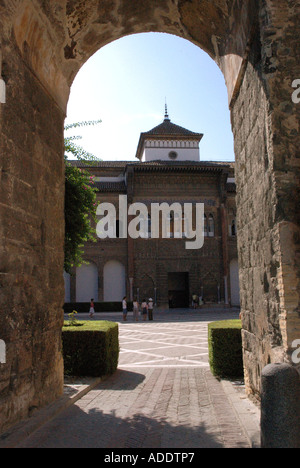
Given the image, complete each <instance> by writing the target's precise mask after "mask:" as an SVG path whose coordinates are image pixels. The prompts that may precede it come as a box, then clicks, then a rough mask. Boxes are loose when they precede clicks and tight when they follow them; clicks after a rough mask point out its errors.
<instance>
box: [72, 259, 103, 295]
mask: <svg viewBox="0 0 300 468" xmlns="http://www.w3.org/2000/svg"><path fill="white" fill-rule="evenodd" d="M91 299H94V301H95V302H97V301H98V269H97V266H96V265H95V264H94V263H89V264H85V263H84V264H83V265H81V266H80V267H77V268H76V302H90V300H91Z"/></svg>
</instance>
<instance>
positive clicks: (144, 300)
mask: <svg viewBox="0 0 300 468" xmlns="http://www.w3.org/2000/svg"><path fill="white" fill-rule="evenodd" d="M141 308H142V315H143V321H145V320H146V319H147V312H148V305H147V302H146V299H143V302H142V305H141Z"/></svg>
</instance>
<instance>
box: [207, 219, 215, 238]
mask: <svg viewBox="0 0 300 468" xmlns="http://www.w3.org/2000/svg"><path fill="white" fill-rule="evenodd" d="M214 235H215V222H214V217H213V215H212V214H210V215H209V217H208V236H209V237H214Z"/></svg>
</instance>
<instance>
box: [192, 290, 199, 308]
mask: <svg viewBox="0 0 300 468" xmlns="http://www.w3.org/2000/svg"><path fill="white" fill-rule="evenodd" d="M192 305H193V308H194V309H197V306H198V296H197V294H193V297H192Z"/></svg>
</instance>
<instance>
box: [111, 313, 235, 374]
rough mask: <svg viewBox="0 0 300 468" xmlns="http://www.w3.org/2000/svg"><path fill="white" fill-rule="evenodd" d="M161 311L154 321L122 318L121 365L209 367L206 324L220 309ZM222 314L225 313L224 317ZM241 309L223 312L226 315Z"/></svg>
mask: <svg viewBox="0 0 300 468" xmlns="http://www.w3.org/2000/svg"><path fill="white" fill-rule="evenodd" d="M186 312H187V311H185V312H184V311H177V312H176V311H172V312H170V311H165V312H163V311H162V312H159V313H158V314H157V315H156V317H155V321H153V322H130V316H129V317H128V322H125V323H123V322H120V324H119V336H120V359H119V367H120V368H133V367H159V368H162V367H168V368H172V367H202V368H205V367H208V366H209V365H208V343H207V326H208V323H209V322H211V321H214V318H216V319H217V320H220V311H216V312H214V310H211V311H209V312H206V313H205V314H203V315H202V314H201V312H199V310H198V311H195V312H194V313H193V311H192V310H189V311H188V313H186ZM222 318H223V317H222ZM226 318H238V311H236V312H234V311H233V310H232V309H231V310H230V311H229V312H227V313H226V312H224V319H226Z"/></svg>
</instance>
